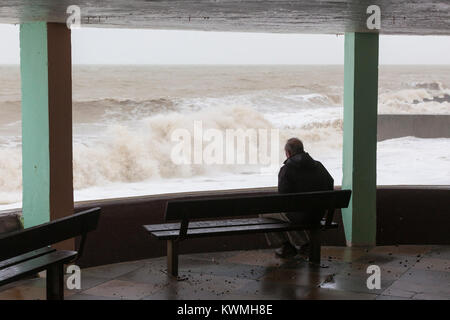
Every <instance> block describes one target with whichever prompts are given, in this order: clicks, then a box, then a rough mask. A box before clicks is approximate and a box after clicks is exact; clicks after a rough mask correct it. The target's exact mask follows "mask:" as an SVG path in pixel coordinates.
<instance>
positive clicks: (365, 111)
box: [342, 33, 378, 246]
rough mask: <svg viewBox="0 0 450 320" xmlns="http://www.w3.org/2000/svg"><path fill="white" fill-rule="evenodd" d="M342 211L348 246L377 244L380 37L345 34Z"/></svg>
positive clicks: (369, 34)
mask: <svg viewBox="0 0 450 320" xmlns="http://www.w3.org/2000/svg"><path fill="white" fill-rule="evenodd" d="M344 69H345V74H344V145H343V179H342V188H343V189H351V190H352V197H351V200H350V205H349V207H348V209H344V210H343V211H342V215H343V221H344V228H345V237H346V240H347V245H350V246H352V245H353V246H355V245H360V246H361V245H375V244H376V150H377V96H378V34H376V33H346V34H345V66H344Z"/></svg>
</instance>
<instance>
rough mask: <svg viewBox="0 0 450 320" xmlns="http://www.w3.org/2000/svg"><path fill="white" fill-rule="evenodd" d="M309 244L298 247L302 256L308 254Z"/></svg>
mask: <svg viewBox="0 0 450 320" xmlns="http://www.w3.org/2000/svg"><path fill="white" fill-rule="evenodd" d="M309 250H310V245H309V242H308V243H305V244H303V245H302V246H301V247H300V249H298V253H299V254H300V255H302V256H309Z"/></svg>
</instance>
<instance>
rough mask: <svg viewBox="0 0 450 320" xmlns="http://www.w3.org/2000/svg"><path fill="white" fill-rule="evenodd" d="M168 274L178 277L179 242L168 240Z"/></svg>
mask: <svg viewBox="0 0 450 320" xmlns="http://www.w3.org/2000/svg"><path fill="white" fill-rule="evenodd" d="M167 273H168V274H170V275H172V276H174V277H178V241H176V240H167Z"/></svg>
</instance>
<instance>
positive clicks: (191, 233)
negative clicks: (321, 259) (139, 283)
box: [150, 222, 338, 240]
mask: <svg viewBox="0 0 450 320" xmlns="http://www.w3.org/2000/svg"><path fill="white" fill-rule="evenodd" d="M321 226H322V228H324V229H335V228H337V227H338V225H337V224H336V223H332V224H331V225H329V226H325V223H324V222H322V223H321ZM311 228H313V226H311V225H294V224H291V223H288V222H277V223H269V224H254V225H241V226H224V227H214V228H196V229H191V228H189V229H188V231H187V234H186V237H187V238H199V237H206V236H221V235H237V234H248V233H260V232H282V231H291V230H305V229H311ZM150 233H151V235H153V236H154V237H156V238H158V239H159V240H171V239H176V238H177V237H178V235H179V230H166V231H154V232H150Z"/></svg>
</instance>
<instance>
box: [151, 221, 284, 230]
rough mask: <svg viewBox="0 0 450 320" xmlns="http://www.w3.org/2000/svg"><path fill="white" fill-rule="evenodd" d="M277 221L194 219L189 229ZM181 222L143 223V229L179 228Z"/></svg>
mask: <svg viewBox="0 0 450 320" xmlns="http://www.w3.org/2000/svg"><path fill="white" fill-rule="evenodd" d="M274 222H279V220H276V219H272V218H250V219H226V220H208V221H194V222H190V223H189V229H198V228H206V227H209V228H216V227H225V226H245V225H253V224H269V223H274ZM180 226H181V223H161V224H149V225H144V226H143V227H144V229H145V230H147V231H148V232H156V231H169V230H180Z"/></svg>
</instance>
